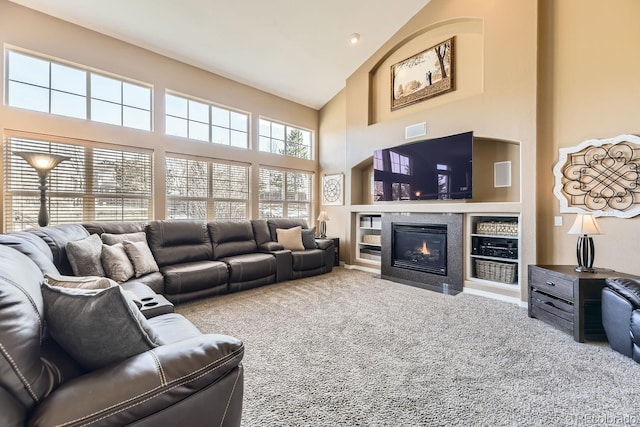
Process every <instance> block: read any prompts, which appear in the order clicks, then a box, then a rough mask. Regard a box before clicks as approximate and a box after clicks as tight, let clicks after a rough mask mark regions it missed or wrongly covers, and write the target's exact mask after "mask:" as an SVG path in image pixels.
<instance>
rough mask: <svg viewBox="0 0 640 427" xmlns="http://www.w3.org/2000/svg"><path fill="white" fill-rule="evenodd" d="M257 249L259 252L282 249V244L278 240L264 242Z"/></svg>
mask: <svg viewBox="0 0 640 427" xmlns="http://www.w3.org/2000/svg"><path fill="white" fill-rule="evenodd" d="M258 249H259V250H260V251H261V252H273V251H281V250H283V249H284V246H282V244H281V243H278V242H264V243H263V244H261V245H260V247H259V248H258Z"/></svg>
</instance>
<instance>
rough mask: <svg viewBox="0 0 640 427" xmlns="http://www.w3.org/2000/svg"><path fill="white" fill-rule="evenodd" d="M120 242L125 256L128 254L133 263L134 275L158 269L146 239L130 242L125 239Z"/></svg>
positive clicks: (138, 275) (141, 274) (137, 275)
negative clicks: (125, 253)
mask: <svg viewBox="0 0 640 427" xmlns="http://www.w3.org/2000/svg"><path fill="white" fill-rule="evenodd" d="M122 244H123V246H124V250H125V251H126V252H127V256H129V259H130V260H131V264H133V270H134V271H135V274H136V277H140V276H143V275H145V274H148V273H154V272H156V271H160V269H159V268H158V264H156V260H155V259H154V258H153V254H152V253H151V249H149V245H148V244H147V241H146V240H145V241H143V242H130V241H128V240H125V241H124V242H122Z"/></svg>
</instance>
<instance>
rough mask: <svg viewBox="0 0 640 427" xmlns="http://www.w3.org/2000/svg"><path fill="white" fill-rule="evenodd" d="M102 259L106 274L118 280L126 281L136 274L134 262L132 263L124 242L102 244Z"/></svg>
mask: <svg viewBox="0 0 640 427" xmlns="http://www.w3.org/2000/svg"><path fill="white" fill-rule="evenodd" d="M100 260H101V261H102V268H103V269H104V272H105V274H106V276H107V277H108V278H110V279H113V280H115V281H116V282H119V283H122V282H126V281H127V280H129V279H131V278H132V277H133V275H134V274H135V271H134V270H133V264H131V261H130V260H129V257H128V256H127V253H126V252H125V250H124V245H123V244H122V243H116V244H115V245H111V246H109V245H102V255H101V256H100Z"/></svg>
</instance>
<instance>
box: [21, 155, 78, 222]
mask: <svg viewBox="0 0 640 427" xmlns="http://www.w3.org/2000/svg"><path fill="white" fill-rule="evenodd" d="M13 154H15V155H16V156H20V157H22V158H23V159H24V160H25V161H26V162H27V163H29V166H31V167H32V168H34V169H35V170H36V171H37V172H38V177H39V178H40V212H39V213H38V225H39V226H40V227H46V226H47V225H48V224H49V213H48V212H47V177H48V176H49V172H51V171H52V170H53V169H54V168H55V167H56V166H58V165H59V164H60V163H61V162H64V161H65V160H69V159H71V157H67V156H60V155H58V154H50V153H37V152H35V151H14V152H13Z"/></svg>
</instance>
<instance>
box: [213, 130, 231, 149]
mask: <svg viewBox="0 0 640 427" xmlns="http://www.w3.org/2000/svg"><path fill="white" fill-rule="evenodd" d="M211 142H215V143H216V144H225V145H229V129H223V128H219V127H216V126H213V127H212V128H211Z"/></svg>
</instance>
